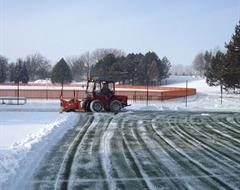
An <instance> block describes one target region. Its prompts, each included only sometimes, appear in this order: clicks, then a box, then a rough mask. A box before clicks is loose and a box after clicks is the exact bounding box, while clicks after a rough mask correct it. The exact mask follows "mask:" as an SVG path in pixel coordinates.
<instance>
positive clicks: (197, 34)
mask: <svg viewBox="0 0 240 190" xmlns="http://www.w3.org/2000/svg"><path fill="white" fill-rule="evenodd" d="M239 20H240V0H199V1H198V0H165V1H163V0H38V1H37V0H0V54H2V55H5V56H7V57H8V58H9V59H10V61H14V60H15V59H16V58H18V57H25V56H26V55H28V54H32V53H35V52H39V53H41V54H42V55H44V56H46V57H47V58H49V59H50V60H51V61H52V63H55V62H56V60H58V59H59V58H61V57H66V56H69V55H80V54H81V53H84V52H85V51H92V50H94V49H96V48H118V49H122V50H123V51H125V52H126V53H130V52H142V53H145V52H147V51H149V50H151V51H155V52H156V53H157V54H158V55H159V56H160V57H162V56H165V55H166V56H167V57H168V58H169V59H170V61H171V62H172V64H186V65H187V64H191V63H192V60H193V58H194V56H195V55H196V54H197V53H198V52H200V51H203V50H206V49H211V48H215V47H217V46H218V47H220V48H223V46H224V43H225V42H227V41H229V39H230V37H231V35H232V33H233V32H234V27H235V25H236V24H237V22H238V21H239Z"/></svg>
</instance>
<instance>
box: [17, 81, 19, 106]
mask: <svg viewBox="0 0 240 190" xmlns="http://www.w3.org/2000/svg"><path fill="white" fill-rule="evenodd" d="M17 105H19V81H18V83H17Z"/></svg>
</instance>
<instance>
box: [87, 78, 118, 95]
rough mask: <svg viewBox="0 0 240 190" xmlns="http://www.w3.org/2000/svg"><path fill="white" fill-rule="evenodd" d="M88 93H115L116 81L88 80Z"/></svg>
mask: <svg viewBox="0 0 240 190" xmlns="http://www.w3.org/2000/svg"><path fill="white" fill-rule="evenodd" d="M86 94H87V95H88V96H96V95H106V96H110V95H114V94H115V83H114V82H113V81H105V80H89V81H88V82H87V88H86Z"/></svg>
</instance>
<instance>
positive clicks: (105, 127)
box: [0, 77, 240, 190]
mask: <svg viewBox="0 0 240 190" xmlns="http://www.w3.org/2000/svg"><path fill="white" fill-rule="evenodd" d="M185 80H188V81H189V83H188V86H189V87H193V88H196V89H197V95H196V96H192V97H188V106H187V107H186V106H185V98H179V99H176V100H168V101H163V102H159V101H158V102H149V105H148V106H146V102H140V101H139V102H130V103H131V104H132V106H130V107H128V108H127V110H126V111H127V112H123V113H120V114H117V115H114V114H109V113H99V114H92V113H90V114H89V113H62V114H61V113H59V112H58V110H59V102H58V101H42V100H41V101H39V100H30V101H28V103H27V104H26V105H20V106H16V105H0V189H4V190H5V189H6V190H8V189H60V188H61V189H64V188H66V187H69V188H70V189H77V188H83V187H86V188H87V189H106V188H108V189H117V188H120V189H121V188H132V189H134V188H135V189H136V188H137V189H144V188H146V189H156V188H160V187H163V188H166V189H176V188H177V187H178V188H177V189H179V187H182V188H183V189H184V188H187V189H206V188H207V189H219V188H233V189H239V188H240V185H239V183H238V180H237V179H239V178H240V175H239V172H238V171H239V169H240V168H239V167H240V160H239V158H240V155H239V151H240V146H239V144H240V128H239V127H240V119H239V111H240V97H239V95H230V94H224V97H223V104H222V105H221V102H220V93H219V92H220V89H219V87H208V86H207V85H206V83H205V81H204V80H203V79H197V78H194V77H171V78H170V79H169V80H168V83H169V82H171V83H172V84H170V85H169V86H179V87H185ZM175 111H177V112H175ZM222 173H224V175H222ZM194 184H195V185H194ZM180 189H181V188H180Z"/></svg>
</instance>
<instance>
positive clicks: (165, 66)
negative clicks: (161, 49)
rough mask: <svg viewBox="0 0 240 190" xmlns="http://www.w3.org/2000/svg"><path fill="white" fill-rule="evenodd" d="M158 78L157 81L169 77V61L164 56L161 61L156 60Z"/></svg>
mask: <svg viewBox="0 0 240 190" xmlns="http://www.w3.org/2000/svg"><path fill="white" fill-rule="evenodd" d="M158 63H159V64H158V72H159V74H158V79H159V81H161V80H163V79H165V78H167V77H169V70H170V68H171V63H170V61H169V60H168V58H167V57H166V56H164V57H163V58H162V60H161V61H159V62H158Z"/></svg>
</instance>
